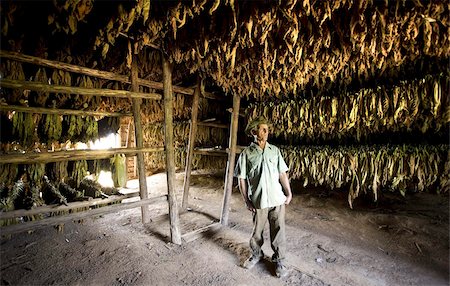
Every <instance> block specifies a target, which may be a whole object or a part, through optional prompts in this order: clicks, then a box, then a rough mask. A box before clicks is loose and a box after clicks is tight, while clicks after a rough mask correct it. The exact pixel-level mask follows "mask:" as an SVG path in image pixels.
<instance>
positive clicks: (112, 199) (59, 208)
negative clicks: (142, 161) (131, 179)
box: [0, 193, 139, 219]
mask: <svg viewBox="0 0 450 286" xmlns="http://www.w3.org/2000/svg"><path fill="white" fill-rule="evenodd" d="M138 196H139V194H138V193H129V194H126V195H112V196H109V197H108V198H106V199H102V198H97V199H91V200H86V201H80V202H71V203H68V204H67V205H48V206H47V205H46V206H40V207H37V208H33V209H30V210H24V209H20V210H13V211H7V212H0V219H10V218H18V217H23V216H34V215H39V214H50V213H57V212H64V211H70V210H76V209H80V208H87V207H93V206H98V205H106V204H111V203H117V202H121V201H122V200H125V199H129V198H135V197H138Z"/></svg>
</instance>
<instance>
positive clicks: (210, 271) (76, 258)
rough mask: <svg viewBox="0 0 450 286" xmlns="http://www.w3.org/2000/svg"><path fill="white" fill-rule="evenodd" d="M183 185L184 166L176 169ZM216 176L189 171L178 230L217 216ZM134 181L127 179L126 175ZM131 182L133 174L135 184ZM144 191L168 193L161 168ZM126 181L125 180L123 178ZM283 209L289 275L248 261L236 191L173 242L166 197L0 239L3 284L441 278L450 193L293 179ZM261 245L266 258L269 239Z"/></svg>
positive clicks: (445, 274)
mask: <svg viewBox="0 0 450 286" xmlns="http://www.w3.org/2000/svg"><path fill="white" fill-rule="evenodd" d="M176 178H177V184H176V186H177V189H178V190H181V189H182V184H183V173H177V176H176ZM222 178H223V176H211V175H205V174H197V175H195V176H193V178H192V187H191V195H190V204H191V210H190V211H188V212H184V213H182V214H181V215H180V225H181V230H182V233H183V234H186V233H189V232H190V231H193V230H196V229H199V228H201V227H204V226H207V225H210V224H211V223H214V222H216V221H217V220H218V218H219V217H220V209H221V205H222V193H223V179H222ZM130 183H133V182H130ZM134 184H135V182H134ZM148 184H149V191H150V196H156V195H158V194H163V193H165V192H167V190H166V184H165V175H164V174H155V175H153V176H150V177H149V178H148ZM130 186H131V185H130ZM293 191H294V199H293V201H292V203H291V204H290V205H289V206H288V208H287V214H286V215H287V247H288V256H287V262H288V266H289V268H290V271H289V274H288V276H286V277H285V278H282V279H279V278H276V277H275V275H274V266H273V264H272V263H271V262H270V261H267V260H264V261H262V262H260V263H259V264H257V265H256V266H255V267H254V268H253V269H251V270H246V269H243V268H242V267H240V264H241V263H242V262H243V261H244V260H245V259H246V257H247V256H248V255H249V253H250V252H249V249H248V240H249V236H250V232H251V228H252V223H251V213H250V212H249V211H247V210H246V209H245V208H244V204H243V202H242V199H241V196H240V194H239V193H238V191H237V190H235V191H234V192H233V196H232V201H231V205H230V210H231V211H230V223H229V226H228V227H221V228H216V229H213V230H210V231H207V232H204V233H202V234H201V235H199V237H198V238H196V239H194V240H192V241H190V242H185V243H183V244H182V245H181V246H178V245H174V244H172V243H170V242H169V241H170V232H169V221H168V215H167V213H168V208H167V205H166V204H165V205H161V206H159V207H152V208H151V214H152V222H151V223H149V224H147V225H143V224H142V223H141V213H140V209H139V208H137V209H131V210H125V211H120V212H118V213H114V214H108V215H103V216H97V217H93V218H89V219H85V220H84V221H83V222H81V223H79V222H77V223H73V222H68V223H66V224H65V225H64V228H63V229H62V230H60V231H58V230H56V228H53V227H47V228H42V229H39V230H36V231H34V232H32V233H29V234H28V233H22V234H17V235H13V236H12V237H2V238H1V241H0V243H1V244H0V247H1V248H0V258H1V260H0V266H1V273H0V274H1V279H0V281H1V285H448V284H449V197H448V195H440V196H439V195H435V194H427V193H420V194H413V195H408V196H407V198H406V199H402V198H399V197H396V196H394V195H390V196H387V195H385V196H383V197H382V198H381V200H380V201H379V202H378V203H377V204H374V203H365V202H364V201H362V200H361V201H359V202H357V204H356V207H355V209H354V210H351V209H349V207H348V204H347V200H346V194H345V193H343V192H324V191H321V190H320V189H303V188H301V187H299V186H297V185H295V184H293ZM265 237H266V243H265V245H264V246H263V250H264V252H265V253H266V255H268V256H270V255H271V254H272V250H271V249H270V244H269V242H268V230H267V226H266V233H265Z"/></svg>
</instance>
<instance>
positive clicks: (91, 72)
mask: <svg viewBox="0 0 450 286" xmlns="http://www.w3.org/2000/svg"><path fill="white" fill-rule="evenodd" d="M0 58H5V59H10V60H15V61H20V62H25V63H30V64H36V65H40V66H45V67H49V68H56V69H60V70H64V71H68V72H75V73H79V74H84V75H88V76H93V77H97V78H103V79H107V80H115V81H120V82H125V83H131V81H130V79H129V77H128V76H125V75H120V74H116V73H113V72H107V71H101V70H96V69H91V68H86V67H81V66H76V65H71V64H67V63H63V62H58V61H52V60H47V59H41V58H38V57H33V56H28V55H23V54H20V53H16V52H9V51H4V50H0ZM137 82H138V84H139V85H142V86H147V87H150V88H153V89H157V90H163V89H164V87H163V84H162V83H161V82H156V81H150V80H145V79H140V78H138V79H137ZM172 88H173V91H174V92H176V93H181V94H186V95H192V94H193V93H194V89H192V88H187V87H181V86H173V87H172ZM203 96H204V97H206V98H210V99H217V100H223V99H225V98H223V97H221V96H218V95H215V94H213V93H210V92H205V93H203Z"/></svg>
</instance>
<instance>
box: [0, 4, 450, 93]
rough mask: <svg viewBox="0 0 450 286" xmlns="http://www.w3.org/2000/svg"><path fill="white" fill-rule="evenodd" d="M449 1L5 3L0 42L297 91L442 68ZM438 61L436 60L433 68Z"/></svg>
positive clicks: (102, 65)
mask: <svg viewBox="0 0 450 286" xmlns="http://www.w3.org/2000/svg"><path fill="white" fill-rule="evenodd" d="M449 5H450V4H449V2H448V1H445V0H443V1H422V0H415V1H388V0H386V1H365V0H337V1H318V0H316V1H314V0H304V1H296V0H290V1H268V0H266V1H234V0H226V1H220V0H216V1H206V0H191V1H150V0H137V1H92V0H69V1H48V2H41V1H36V2H32V1H29V2H28V1H6V0H5V1H2V2H1V23H2V41H1V48H2V49H4V50H10V51H20V52H22V53H25V54H29V55H35V56H40V57H44V58H49V59H55V60H61V61H65V62H71V63H74V64H79V65H83V66H87V67H96V68H99V69H105V70H114V71H117V72H120V73H123V74H128V68H127V64H129V63H130V60H131V57H130V55H131V53H139V61H140V68H141V70H140V77H142V78H145V79H150V80H157V81H158V80H161V79H162V75H161V74H162V73H161V68H160V66H161V64H160V62H161V53H160V52H159V50H162V51H163V52H164V53H165V54H166V55H168V56H169V58H170V59H171V60H172V61H174V62H176V66H175V69H174V72H175V73H174V77H173V78H174V82H175V83H180V84H190V83H192V78H194V74H195V73H197V72H199V73H200V74H201V75H202V76H203V77H205V78H207V79H209V80H210V83H212V84H213V85H216V86H218V87H220V88H221V89H222V90H223V91H225V92H227V93H237V94H239V95H241V96H249V97H251V98H256V99H261V98H264V97H265V96H271V97H273V96H275V97H283V96H294V97H295V96H298V95H301V94H302V93H303V91H304V90H315V91H323V90H330V89H332V88H335V87H343V86H347V85H349V84H354V83H355V82H356V83H363V82H370V81H373V80H374V79H377V78H389V77H392V75H394V74H396V73H398V72H400V71H402V70H408V69H409V71H410V70H414V69H415V68H416V66H417V63H419V64H420V65H423V62H424V61H426V62H430V63H431V66H432V68H441V67H440V66H442V63H443V65H444V69H445V68H446V67H445V66H447V65H448V58H449V55H450V44H449V35H450V33H449V27H450V26H449V25H450V19H449V15H450V13H449ZM436 63H437V65H436Z"/></svg>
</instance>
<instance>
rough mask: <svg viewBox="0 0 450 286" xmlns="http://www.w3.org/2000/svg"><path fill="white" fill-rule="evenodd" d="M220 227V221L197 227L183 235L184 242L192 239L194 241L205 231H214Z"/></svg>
mask: <svg viewBox="0 0 450 286" xmlns="http://www.w3.org/2000/svg"><path fill="white" fill-rule="evenodd" d="M220 227H221V224H220V223H218V222H215V223H212V224H210V225H207V226H204V227H201V228H199V229H196V230H194V231H191V232H188V233H185V234H183V235H182V236H181V238H183V241H184V242H191V241H194V240H196V239H198V238H199V237H201V236H202V234H203V233H204V232H207V231H214V230H217V229H219V228H220Z"/></svg>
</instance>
